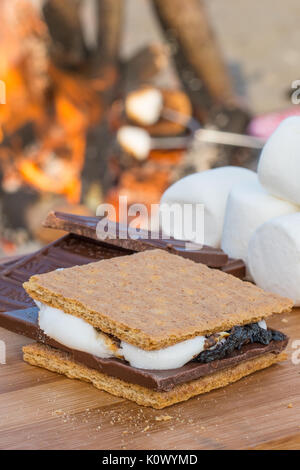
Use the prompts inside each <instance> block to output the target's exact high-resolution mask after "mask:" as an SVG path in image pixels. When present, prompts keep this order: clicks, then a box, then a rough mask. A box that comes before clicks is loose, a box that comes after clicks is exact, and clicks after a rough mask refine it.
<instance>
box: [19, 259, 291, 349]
mask: <svg viewBox="0 0 300 470" xmlns="http://www.w3.org/2000/svg"><path fill="white" fill-rule="evenodd" d="M24 288H25V289H26V291H27V292H28V294H29V295H30V296H31V297H32V298H34V299H36V300H39V301H41V302H44V303H45V304H47V305H49V306H51V307H55V308H59V309H62V310H63V311H64V312H65V313H68V314H71V315H74V316H76V317H79V318H82V319H83V320H85V321H87V322H88V323H90V324H91V325H93V326H94V327H96V328H99V329H100V330H102V331H104V332H105V333H109V334H111V335H114V336H115V337H117V338H119V339H121V340H123V341H126V342H128V343H130V344H133V345H134V346H137V347H139V348H142V349H144V350H155V349H161V348H164V347H167V346H171V345H173V344H176V343H178V342H180V341H184V340H187V339H189V338H193V337H195V336H198V335H207V334H212V333H215V332H217V331H224V330H228V329H230V328H232V327H233V326H235V325H244V324H247V323H253V322H257V321H260V320H262V319H263V318H266V317H268V316H270V315H272V314H273V313H285V312H289V311H290V310H291V308H292V306H293V302H292V301H291V300H289V299H287V298H284V297H280V296H278V295H275V294H270V293H267V292H265V291H263V290H262V289H260V288H258V287H256V286H254V285H253V284H250V283H249V282H243V281H241V280H239V279H237V278H235V277H233V276H231V275H229V274H226V273H223V272H221V271H218V270H215V269H210V268H208V267H206V266H205V265H203V264H199V263H195V262H193V261H191V260H188V259H185V258H182V257H180V256H177V255H172V254H169V253H167V252H165V251H163V250H149V251H145V252H142V253H137V254H134V255H129V256H122V257H119V258H112V259H108V260H102V261H98V262H96V263H91V264H88V265H85V266H75V267H73V268H68V269H64V270H62V271H53V272H50V273H47V274H39V275H36V276H32V277H31V278H30V280H29V281H28V282H26V283H25V284H24Z"/></svg>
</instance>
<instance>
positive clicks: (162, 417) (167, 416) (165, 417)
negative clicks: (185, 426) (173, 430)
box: [155, 415, 172, 421]
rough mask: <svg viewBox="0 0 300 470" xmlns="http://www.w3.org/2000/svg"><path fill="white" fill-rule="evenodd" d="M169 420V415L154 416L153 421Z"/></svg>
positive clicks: (170, 417)
mask: <svg viewBox="0 0 300 470" xmlns="http://www.w3.org/2000/svg"><path fill="white" fill-rule="evenodd" d="M170 419H172V416H170V415H161V416H155V421H169V420H170Z"/></svg>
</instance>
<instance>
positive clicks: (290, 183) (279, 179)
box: [258, 116, 300, 204]
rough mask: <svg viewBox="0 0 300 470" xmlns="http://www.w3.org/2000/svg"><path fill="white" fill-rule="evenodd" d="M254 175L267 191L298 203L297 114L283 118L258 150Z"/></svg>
mask: <svg viewBox="0 0 300 470" xmlns="http://www.w3.org/2000/svg"><path fill="white" fill-rule="evenodd" d="M258 177H259V180H260V182H261V184H262V185H263V186H264V187H265V188H266V189H267V190H268V191H269V193H270V194H273V195H274V196H277V197H279V198H282V199H286V200H287V201H291V202H294V203H296V204H300V183H299V182H300V117H299V116H293V117H289V118H287V119H285V120H284V121H283V122H282V123H281V124H280V125H279V126H278V128H277V129H276V131H275V132H274V133H273V134H272V135H271V137H270V138H269V140H268V141H267V143H266V144H265V146H264V148H263V151H262V153H261V157H260V161H259V165H258Z"/></svg>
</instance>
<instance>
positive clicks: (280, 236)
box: [248, 213, 300, 306]
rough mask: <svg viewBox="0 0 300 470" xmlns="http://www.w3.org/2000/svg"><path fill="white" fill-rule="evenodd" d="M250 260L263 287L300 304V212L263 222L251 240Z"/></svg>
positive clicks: (253, 275) (259, 283) (251, 270)
mask: <svg viewBox="0 0 300 470" xmlns="http://www.w3.org/2000/svg"><path fill="white" fill-rule="evenodd" d="M248 260H249V269H250V272H251V275H252V277H253V279H254V281H255V282H256V284H257V285H258V286H259V287H262V288H263V289H265V290H267V291H270V292H274V293H276V294H281V295H284V296H286V297H289V298H290V299H292V300H293V301H294V302H295V305H297V306H300V213H297V214H290V215H285V216H282V217H276V218H274V219H272V220H269V221H268V222H266V223H265V224H263V225H261V226H260V227H259V228H258V229H257V230H256V232H255V233H254V234H253V236H252V238H251V240H250V242H249V249H248Z"/></svg>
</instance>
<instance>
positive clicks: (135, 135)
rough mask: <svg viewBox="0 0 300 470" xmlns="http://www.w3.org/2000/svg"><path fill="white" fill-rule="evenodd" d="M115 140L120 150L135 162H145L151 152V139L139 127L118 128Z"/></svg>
mask: <svg viewBox="0 0 300 470" xmlns="http://www.w3.org/2000/svg"><path fill="white" fill-rule="evenodd" d="M117 140H118V142H119V145H120V146H121V147H122V149H123V150H125V152H127V153H129V154H130V155H132V156H133V157H134V158H136V159H137V160H145V159H146V158H147V157H148V155H149V152H150V150H151V137H150V135H149V133H148V132H147V131H145V129H141V128H140V127H135V126H123V127H120V129H119V130H118V134H117Z"/></svg>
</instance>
